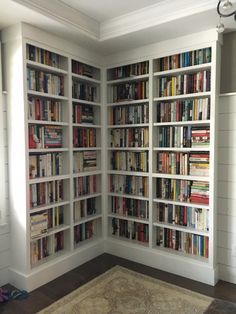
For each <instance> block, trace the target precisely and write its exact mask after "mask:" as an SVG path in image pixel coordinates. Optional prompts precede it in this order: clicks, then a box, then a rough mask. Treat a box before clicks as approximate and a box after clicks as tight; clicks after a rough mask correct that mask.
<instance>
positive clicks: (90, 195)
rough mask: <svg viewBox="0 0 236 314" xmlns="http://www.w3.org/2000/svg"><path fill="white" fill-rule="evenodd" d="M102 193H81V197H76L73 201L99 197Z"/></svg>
mask: <svg viewBox="0 0 236 314" xmlns="http://www.w3.org/2000/svg"><path fill="white" fill-rule="evenodd" d="M101 195H102V194H101V193H100V192H99V193H91V194H87V195H81V196H79V197H75V198H74V199H73V202H77V201H82V200H86V199H88V198H94V197H99V196H101Z"/></svg>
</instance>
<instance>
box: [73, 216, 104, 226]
mask: <svg viewBox="0 0 236 314" xmlns="http://www.w3.org/2000/svg"><path fill="white" fill-rule="evenodd" d="M100 218H102V214H94V215H90V216H87V217H83V218H81V219H80V220H77V221H74V223H73V226H74V227H75V226H78V225H81V224H83V223H85V222H88V221H93V220H97V219H100Z"/></svg>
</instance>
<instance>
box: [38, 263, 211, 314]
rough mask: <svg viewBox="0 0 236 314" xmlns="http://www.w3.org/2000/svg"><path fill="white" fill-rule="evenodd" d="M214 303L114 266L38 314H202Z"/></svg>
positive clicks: (197, 295)
mask: <svg viewBox="0 0 236 314" xmlns="http://www.w3.org/2000/svg"><path fill="white" fill-rule="evenodd" d="M212 301H213V299H212V298H209V297H206V296H204V295H201V294H198V293H195V292H191V291H189V290H186V289H183V288H180V287H177V286H174V285H171V284H168V283H165V282H163V281H160V280H157V279H154V278H151V277H148V276H145V275H142V274H139V273H137V272H134V271H131V270H128V269H126V268H123V267H120V266H115V267H113V268H112V269H111V270H109V271H107V272H106V273H104V274H102V275H100V276H99V277H97V278H95V279H93V280H92V281H90V282H88V283H87V284H85V285H83V286H82V287H80V288H78V289H77V290H75V291H73V292H72V293H70V294H68V295H67V296H65V297H64V298H62V299H60V300H59V301H57V302H55V303H53V304H52V305H50V306H49V307H47V308H45V309H44V310H42V311H40V312H39V313H40V314H49V313H50V314H53V313H54V314H62V313H70V314H77V313H79V314H158V313H160V314H167V313H168V314H176V313H179V314H190V313H191V314H194V313H198V314H200V313H204V312H205V310H206V309H207V308H208V306H209V305H210V304H211V302H212ZM39 313H38V314H39Z"/></svg>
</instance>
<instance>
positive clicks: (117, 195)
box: [107, 192, 149, 201]
mask: <svg viewBox="0 0 236 314" xmlns="http://www.w3.org/2000/svg"><path fill="white" fill-rule="evenodd" d="M107 195H108V196H116V197H122V198H132V199H136V200H141V201H149V198H148V197H146V196H139V195H130V194H119V193H113V192H108V194H107Z"/></svg>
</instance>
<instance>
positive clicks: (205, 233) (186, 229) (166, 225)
mask: <svg viewBox="0 0 236 314" xmlns="http://www.w3.org/2000/svg"><path fill="white" fill-rule="evenodd" d="M153 226H155V227H161V228H168V229H172V230H178V231H183V232H187V233H192V234H198V235H202V236H209V232H208V231H204V230H198V229H194V228H191V227H187V226H186V227H185V226H180V225H177V224H170V223H166V222H154V223H153Z"/></svg>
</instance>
